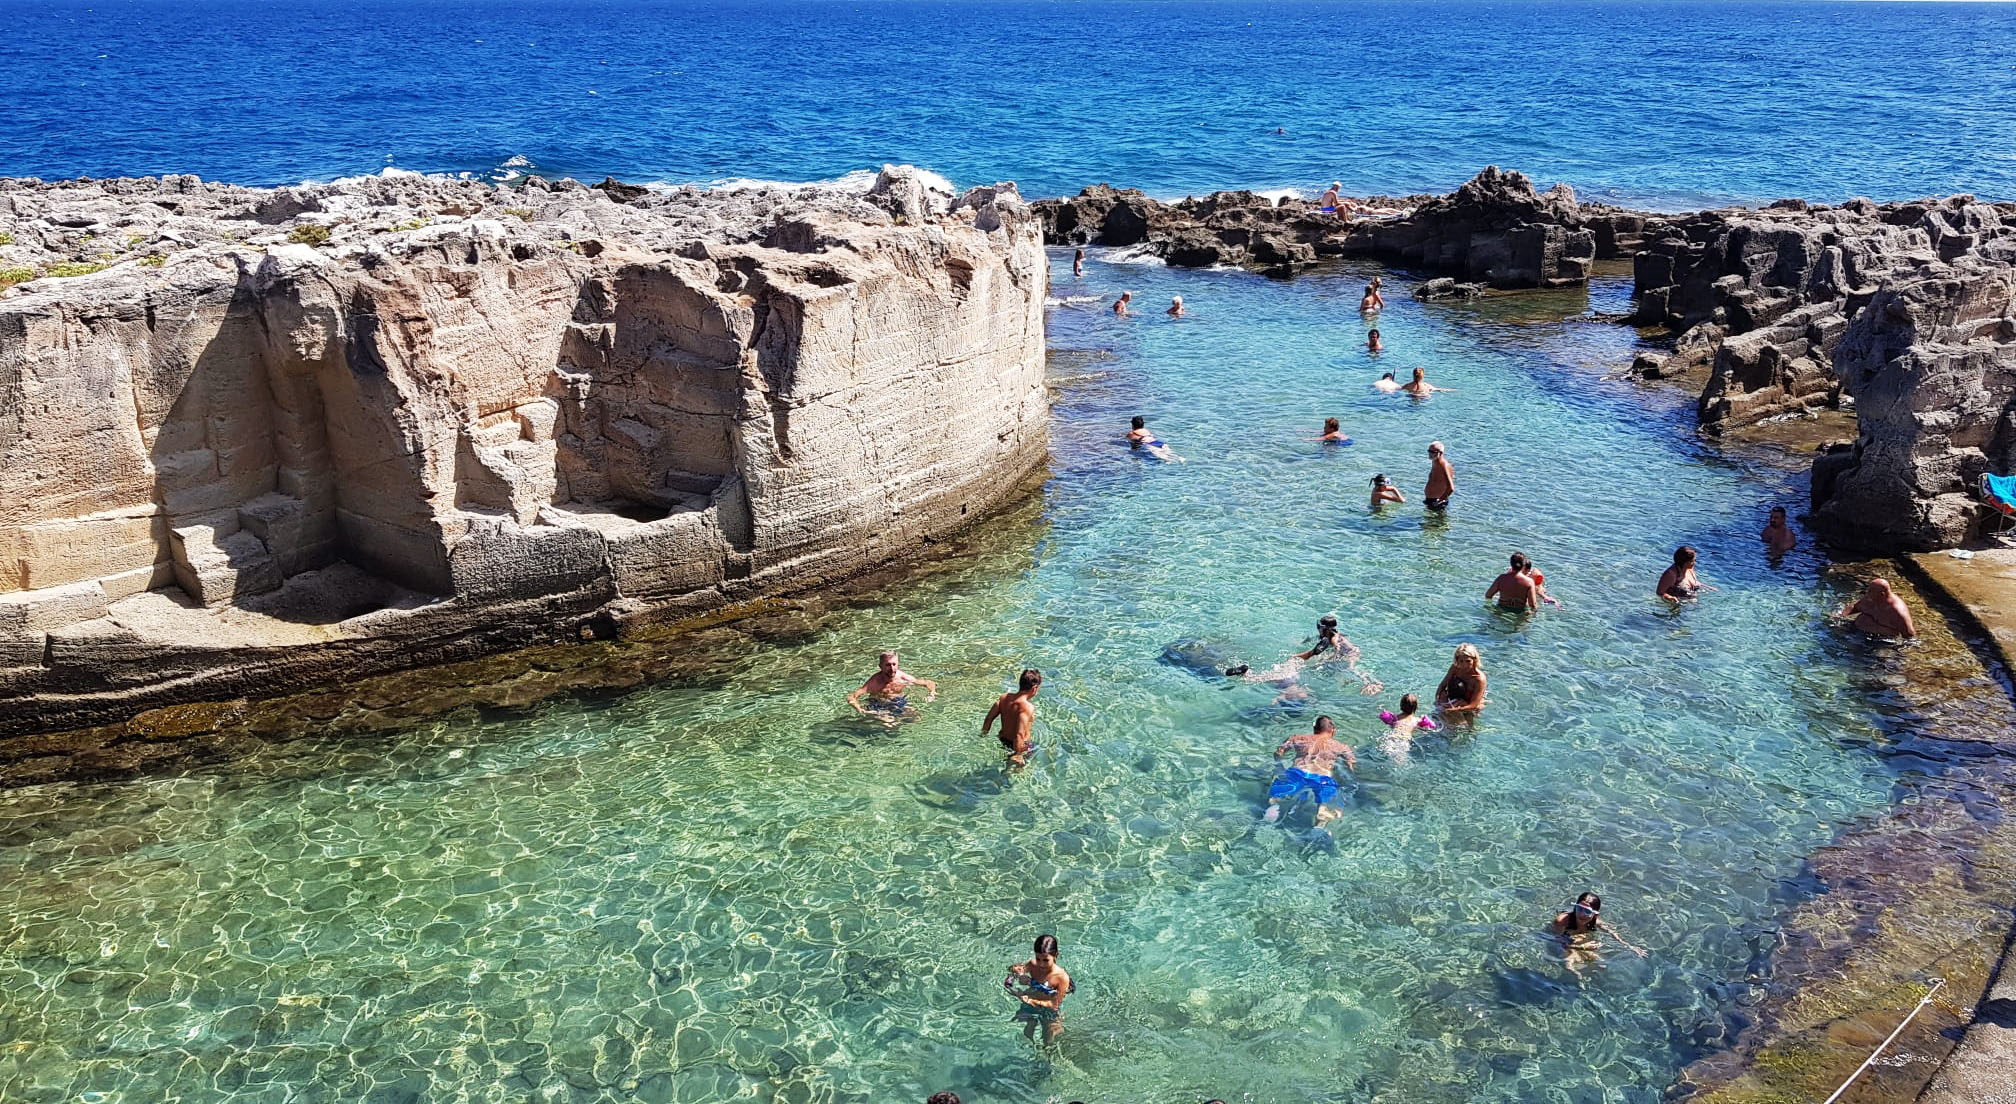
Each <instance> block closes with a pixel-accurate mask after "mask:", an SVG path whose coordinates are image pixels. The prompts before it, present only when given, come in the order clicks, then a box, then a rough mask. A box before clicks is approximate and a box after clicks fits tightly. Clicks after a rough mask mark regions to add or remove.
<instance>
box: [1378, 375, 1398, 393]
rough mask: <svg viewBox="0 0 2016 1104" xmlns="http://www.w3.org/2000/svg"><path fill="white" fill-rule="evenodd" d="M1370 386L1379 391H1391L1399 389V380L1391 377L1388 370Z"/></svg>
mask: <svg viewBox="0 0 2016 1104" xmlns="http://www.w3.org/2000/svg"><path fill="white" fill-rule="evenodd" d="M1372 386H1374V387H1376V388H1378V389H1379V390H1381V391H1386V392H1393V391H1398V390H1400V381H1399V380H1396V379H1394V378H1393V373H1391V372H1388V373H1386V374H1385V375H1383V376H1380V377H1379V382H1377V383H1374V384H1373V385H1372Z"/></svg>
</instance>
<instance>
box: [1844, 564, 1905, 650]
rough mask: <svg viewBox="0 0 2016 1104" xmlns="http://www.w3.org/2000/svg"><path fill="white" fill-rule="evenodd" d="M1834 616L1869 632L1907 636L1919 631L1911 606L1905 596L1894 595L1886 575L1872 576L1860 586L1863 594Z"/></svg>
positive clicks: (1875, 634)
mask: <svg viewBox="0 0 2016 1104" xmlns="http://www.w3.org/2000/svg"><path fill="white" fill-rule="evenodd" d="M1835 616H1836V617H1839V618H1841V619H1842V620H1843V621H1846V622H1847V623H1848V625H1849V627H1851V628H1853V629H1855V630H1856V631H1858V632H1865V633H1868V634H1869V635H1870V636H1890V637H1902V638H1904V639H1906V640H1910V639H1913V638H1915V637H1916V636H1917V635H1918V626H1917V625H1916V624H1915V623H1914V622H1913V621H1912V620H1911V610H1910V608H1909V607H1908V606H1906V605H1905V604H1904V599H1902V598H1899V597H1897V591H1896V590H1895V589H1893V588H1892V587H1891V586H1890V580H1888V579H1880V578H1879V579H1871V580H1869V585H1868V586H1866V587H1864V588H1862V597H1860V598H1857V599H1856V600H1855V601H1853V602H1851V603H1849V604H1848V605H1845V606H1842V607H1841V610H1840V612H1839V613H1837V614H1835Z"/></svg>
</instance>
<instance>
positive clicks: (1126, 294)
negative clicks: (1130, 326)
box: [1113, 291, 1134, 318]
mask: <svg viewBox="0 0 2016 1104" xmlns="http://www.w3.org/2000/svg"><path fill="white" fill-rule="evenodd" d="M1133 301H1134V293H1133V292H1131V291H1123V292H1121V293H1120V298H1118V299H1115V300H1113V313H1114V314H1117V315H1119V316H1120V317H1122V318H1125V317H1127V304H1129V303H1132V302H1133Z"/></svg>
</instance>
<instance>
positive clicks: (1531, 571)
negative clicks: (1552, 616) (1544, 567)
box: [1526, 559, 1565, 609]
mask: <svg viewBox="0 0 2016 1104" xmlns="http://www.w3.org/2000/svg"><path fill="white" fill-rule="evenodd" d="M1526 577H1527V578H1529V579H1531V580H1533V595H1534V597H1536V598H1539V599H1540V600H1541V601H1542V602H1545V603H1547V604H1548V605H1550V606H1553V607H1554V608H1555V609H1563V608H1565V607H1563V606H1562V605H1561V603H1560V602H1559V601H1556V600H1555V598H1554V596H1553V595H1551V594H1548V593H1547V576H1545V575H1542V574H1540V568H1539V567H1538V566H1537V565H1535V564H1534V562H1533V561H1532V560H1530V559H1529V560H1527V561H1526Z"/></svg>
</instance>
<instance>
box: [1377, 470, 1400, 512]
mask: <svg viewBox="0 0 2016 1104" xmlns="http://www.w3.org/2000/svg"><path fill="white" fill-rule="evenodd" d="M1405 501H1407V500H1406V499H1405V498H1403V497H1402V496H1401V494H1400V488H1398V487H1395V486H1394V485H1393V484H1391V483H1388V482H1387V481H1386V473H1385V472H1380V473H1379V474H1378V475H1375V476H1373V477H1372V509H1374V510H1377V509H1378V508H1379V507H1380V506H1382V505H1384V504H1385V503H1388V502H1405Z"/></svg>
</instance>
